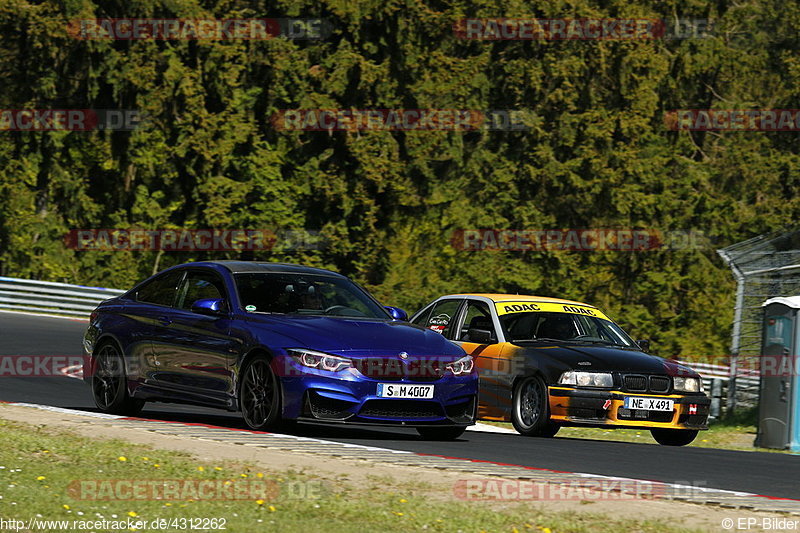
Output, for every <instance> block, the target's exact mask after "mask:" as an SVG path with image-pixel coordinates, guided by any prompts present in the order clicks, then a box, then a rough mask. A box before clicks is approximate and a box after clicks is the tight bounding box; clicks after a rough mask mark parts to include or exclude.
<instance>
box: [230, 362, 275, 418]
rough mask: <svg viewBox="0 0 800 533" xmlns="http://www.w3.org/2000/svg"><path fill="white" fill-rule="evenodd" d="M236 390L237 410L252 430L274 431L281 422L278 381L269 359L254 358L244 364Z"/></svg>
mask: <svg viewBox="0 0 800 533" xmlns="http://www.w3.org/2000/svg"><path fill="white" fill-rule="evenodd" d="M240 383H241V385H240V386H239V409H240V410H241V411H242V418H244V421H245V423H246V424H247V425H248V426H249V427H251V428H252V429H257V430H263V429H267V428H271V427H274V426H276V425H277V424H278V422H279V421H280V418H281V395H280V385H279V383H278V378H277V376H276V375H275V373H274V372H273V371H272V368H271V367H270V364H269V359H267V358H266V357H264V356H261V355H257V356H255V357H253V358H252V359H250V360H249V361H248V362H247V363H245V367H244V369H243V371H242V377H241V380H240Z"/></svg>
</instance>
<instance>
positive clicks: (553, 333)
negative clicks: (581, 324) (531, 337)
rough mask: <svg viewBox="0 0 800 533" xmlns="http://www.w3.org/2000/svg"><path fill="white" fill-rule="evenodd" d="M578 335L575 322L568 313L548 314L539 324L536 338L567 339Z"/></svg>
mask: <svg viewBox="0 0 800 533" xmlns="http://www.w3.org/2000/svg"><path fill="white" fill-rule="evenodd" d="M577 335H578V330H577V329H576V328H575V322H574V321H573V320H572V317H570V316H569V315H550V316H549V317H547V318H546V319H545V321H544V322H543V323H542V324H540V325H539V331H538V333H537V335H536V337H537V338H548V339H559V340H569V339H574V338H575V337H576V336H577Z"/></svg>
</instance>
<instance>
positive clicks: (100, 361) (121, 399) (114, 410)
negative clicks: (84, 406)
mask: <svg viewBox="0 0 800 533" xmlns="http://www.w3.org/2000/svg"><path fill="white" fill-rule="evenodd" d="M91 383H92V396H94V403H95V405H97V407H98V408H99V409H100V410H101V411H103V412H106V413H111V414H115V415H125V416H133V415H136V414H138V413H139V411H141V410H142V407H143V406H144V401H142V400H137V399H134V398H131V397H130V395H129V394H128V386H127V385H128V381H127V377H126V376H125V365H124V364H123V360H122V354H120V353H119V350H118V349H117V347H116V345H114V344H113V343H111V342H107V343H105V344H103V345H101V346H100V347H98V349H97V352H95V356H94V366H93V372H92V376H91Z"/></svg>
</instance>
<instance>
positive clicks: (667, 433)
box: [650, 428, 699, 446]
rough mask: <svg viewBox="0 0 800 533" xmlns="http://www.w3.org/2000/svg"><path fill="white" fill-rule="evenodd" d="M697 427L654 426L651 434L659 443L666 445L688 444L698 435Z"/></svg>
mask: <svg viewBox="0 0 800 533" xmlns="http://www.w3.org/2000/svg"><path fill="white" fill-rule="evenodd" d="M698 433H699V432H698V431H697V430H696V429H663V428H653V429H651V430H650V434H651V435H653V438H654V439H655V440H656V442H657V443H659V444H663V445H664V446H686V445H687V444H691V442H692V441H693V440H694V439H695V438H696V437H697V434H698Z"/></svg>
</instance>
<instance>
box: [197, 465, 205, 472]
mask: <svg viewBox="0 0 800 533" xmlns="http://www.w3.org/2000/svg"><path fill="white" fill-rule="evenodd" d="M197 471H198V472H205V471H206V469H205V468H203V467H202V466H198V467H197Z"/></svg>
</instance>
